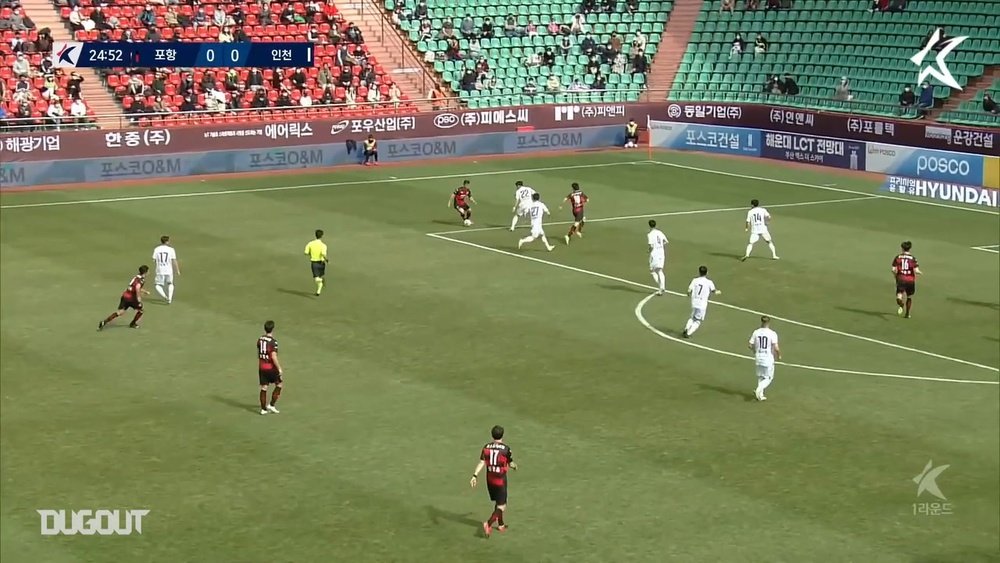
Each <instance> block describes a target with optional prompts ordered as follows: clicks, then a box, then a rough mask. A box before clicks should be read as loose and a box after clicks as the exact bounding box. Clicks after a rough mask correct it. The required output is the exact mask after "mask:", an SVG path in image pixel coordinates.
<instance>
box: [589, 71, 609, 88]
mask: <svg viewBox="0 0 1000 563" xmlns="http://www.w3.org/2000/svg"><path fill="white" fill-rule="evenodd" d="M607 87H608V84H607V82H606V81H605V80H604V75H603V74H601V72H600V71H598V72H597V74H595V75H594V83H593V84H591V85H590V89H591V90H606V89H607Z"/></svg>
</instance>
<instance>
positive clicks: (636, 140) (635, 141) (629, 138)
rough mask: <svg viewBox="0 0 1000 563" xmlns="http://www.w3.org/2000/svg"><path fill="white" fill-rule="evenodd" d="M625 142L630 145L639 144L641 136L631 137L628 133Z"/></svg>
mask: <svg viewBox="0 0 1000 563" xmlns="http://www.w3.org/2000/svg"><path fill="white" fill-rule="evenodd" d="M625 141H627V142H630V143H638V142H639V135H629V134H628V133H626V134H625Z"/></svg>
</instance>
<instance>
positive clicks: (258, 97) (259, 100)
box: [181, 88, 267, 111]
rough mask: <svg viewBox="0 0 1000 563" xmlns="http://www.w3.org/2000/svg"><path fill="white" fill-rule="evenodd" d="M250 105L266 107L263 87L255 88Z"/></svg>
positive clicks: (182, 109) (259, 107)
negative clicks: (255, 91)
mask: <svg viewBox="0 0 1000 563" xmlns="http://www.w3.org/2000/svg"><path fill="white" fill-rule="evenodd" d="M189 99H190V98H189ZM250 107H252V108H255V109H264V108H266V107H267V93H266V92H264V89H263V88H261V89H259V90H257V93H256V94H254V97H253V102H251V103H250ZM181 111H184V107H183V106H182V107H181Z"/></svg>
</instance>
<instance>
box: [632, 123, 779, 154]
mask: <svg viewBox="0 0 1000 563" xmlns="http://www.w3.org/2000/svg"><path fill="white" fill-rule="evenodd" d="M649 142H650V144H651V145H652V146H653V147H655V148H660V149H673V150H689V151H703V152H709V153H715V154H733V155H744V156H760V131H757V130H753V129H744V128H742V127H718V126H715V125H697V124H693V123H672V122H669V121H650V122H649Z"/></svg>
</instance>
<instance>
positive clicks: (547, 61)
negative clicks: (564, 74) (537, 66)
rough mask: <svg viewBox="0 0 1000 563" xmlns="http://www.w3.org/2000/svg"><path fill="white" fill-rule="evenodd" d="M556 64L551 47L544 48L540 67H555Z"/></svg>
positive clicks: (554, 54)
mask: <svg viewBox="0 0 1000 563" xmlns="http://www.w3.org/2000/svg"><path fill="white" fill-rule="evenodd" d="M555 64H556V53H555V51H553V50H552V47H546V48H545V52H544V53H542V66H548V67H551V66H555Z"/></svg>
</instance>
